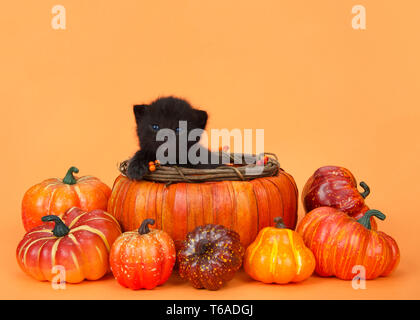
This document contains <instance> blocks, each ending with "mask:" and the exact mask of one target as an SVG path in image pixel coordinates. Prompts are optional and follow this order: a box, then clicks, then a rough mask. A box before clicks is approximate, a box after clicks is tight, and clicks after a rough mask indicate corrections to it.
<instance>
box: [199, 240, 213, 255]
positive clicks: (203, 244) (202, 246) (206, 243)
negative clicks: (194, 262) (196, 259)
mask: <svg viewBox="0 0 420 320" xmlns="http://www.w3.org/2000/svg"><path fill="white" fill-rule="evenodd" d="M209 244H210V241H209V240H207V239H202V240H200V241H198V243H197V252H198V254H200V255H201V254H204V253H205V252H206V250H207V248H208V246H209Z"/></svg>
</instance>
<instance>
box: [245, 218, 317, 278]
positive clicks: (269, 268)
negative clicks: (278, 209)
mask: <svg viewBox="0 0 420 320" xmlns="http://www.w3.org/2000/svg"><path fill="white" fill-rule="evenodd" d="M274 222H275V223H276V225H275V227H266V228H264V229H262V230H261V231H260V232H259V234H258V236H257V238H256V239H255V241H254V242H253V243H251V245H250V246H249V247H248V248H247V250H246V252H245V257H244V269H245V272H246V273H247V274H248V275H249V276H250V277H251V278H253V279H255V280H258V281H261V282H264V283H279V284H285V283H289V282H300V281H303V280H305V279H307V278H309V277H310V276H311V275H312V273H313V271H314V269H315V257H314V255H313V253H312V251H311V250H309V249H308V248H307V247H306V246H305V244H304V242H303V239H302V237H301V236H300V235H299V234H298V233H297V232H295V231H293V230H290V229H287V228H286V226H285V225H284V223H283V219H282V218H281V217H277V218H275V219H274Z"/></svg>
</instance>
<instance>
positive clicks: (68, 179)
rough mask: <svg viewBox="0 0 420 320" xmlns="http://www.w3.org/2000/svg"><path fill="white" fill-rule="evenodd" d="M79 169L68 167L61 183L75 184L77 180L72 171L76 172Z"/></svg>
mask: <svg viewBox="0 0 420 320" xmlns="http://www.w3.org/2000/svg"><path fill="white" fill-rule="evenodd" d="M78 172H79V169H77V168H76V167H70V169H69V170H67V173H66V176H65V177H64V178H63V183H65V184H75V183H76V182H77V180H76V178H75V177H74V176H73V173H78Z"/></svg>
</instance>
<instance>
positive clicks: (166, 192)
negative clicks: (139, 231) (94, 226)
mask: <svg viewBox="0 0 420 320" xmlns="http://www.w3.org/2000/svg"><path fill="white" fill-rule="evenodd" d="M228 155H229V158H230V159H231V163H230V164H228V165H224V166H221V167H218V168H216V169H191V168H180V167H176V166H159V167H157V168H156V170H155V171H153V172H150V173H149V174H147V175H146V176H144V180H142V181H133V180H130V179H129V178H128V177H127V176H126V169H127V165H128V161H124V162H122V163H121V164H120V166H119V170H120V172H121V175H120V176H119V177H117V179H116V180H115V182H114V185H113V189H112V194H111V197H110V199H109V202H108V212H109V213H111V214H112V215H113V216H114V217H115V218H116V219H117V220H118V221H119V222H120V224H121V226H122V228H123V230H125V231H129V230H134V229H136V228H138V227H139V225H140V224H141V222H142V221H143V220H144V219H154V220H155V221H156V228H158V229H162V230H164V231H166V232H167V233H168V234H169V235H170V236H171V237H172V238H173V239H174V241H175V244H177V242H178V241H182V240H184V239H185V236H186V234H187V233H188V232H190V231H192V230H193V229H194V228H195V227H197V226H200V225H204V224H220V225H223V226H225V227H227V228H230V229H232V230H234V231H236V232H238V233H239V235H240V239H241V243H242V245H243V246H244V247H247V246H248V245H249V244H250V243H251V242H252V241H254V239H255V238H256V236H257V234H258V232H259V230H261V229H262V228H265V227H267V226H269V225H271V223H272V221H273V219H274V217H279V216H280V217H282V218H283V221H284V224H285V225H286V227H287V228H290V229H294V228H295V227H296V222H297V203H298V190H297V187H296V183H295V181H294V179H293V177H292V176H291V175H290V174H288V173H286V172H285V171H284V170H283V169H281V167H280V164H279V162H278V160H277V157H276V155H275V154H271V153H265V154H264V156H265V161H264V162H263V164H259V166H260V167H257V165H256V164H255V162H254V164H245V165H238V162H239V163H241V162H242V163H244V162H245V161H246V163H250V161H249V157H251V158H254V159H257V158H259V157H256V156H255V155H244V154H228ZM262 166H263V167H262Z"/></svg>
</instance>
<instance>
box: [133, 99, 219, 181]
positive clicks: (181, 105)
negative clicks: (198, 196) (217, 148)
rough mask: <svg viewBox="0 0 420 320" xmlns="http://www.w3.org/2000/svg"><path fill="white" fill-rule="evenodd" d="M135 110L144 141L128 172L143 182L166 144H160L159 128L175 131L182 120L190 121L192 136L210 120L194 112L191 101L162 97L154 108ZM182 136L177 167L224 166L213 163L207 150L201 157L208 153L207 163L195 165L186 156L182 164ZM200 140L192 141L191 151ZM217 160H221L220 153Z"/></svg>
mask: <svg viewBox="0 0 420 320" xmlns="http://www.w3.org/2000/svg"><path fill="white" fill-rule="evenodd" d="M133 110H134V115H135V118H136V123H137V135H138V138H139V142H140V150H139V151H137V152H136V154H135V155H134V156H133V157H132V158H131V160H130V162H129V165H128V169H127V175H128V177H129V178H130V179H133V180H141V179H142V178H143V176H144V175H145V174H146V173H147V172H148V164H149V162H150V161H154V160H156V152H157V150H158V147H159V146H160V145H162V144H163V143H165V141H157V139H156V135H157V131H158V130H156V129H157V128H159V129H171V130H174V131H175V130H176V128H177V127H179V121H187V132H186V134H188V133H189V132H190V131H191V130H193V129H202V130H204V129H205V127H206V123H207V118H208V116H207V112H206V111H202V110H197V109H194V108H193V107H191V105H190V104H189V103H188V102H187V101H185V100H182V99H178V98H174V97H165V98H159V99H157V100H155V101H153V102H152V103H151V104H150V105H135V106H134V108H133ZM184 133H185V132H184ZM181 134H182V133H179V134H177V135H176V139H175V143H176V146H175V148H176V155H177V156H176V163H174V164H176V165H178V166H182V167H190V168H191V167H194V168H215V167H218V166H220V165H221V163H219V164H211V156H212V153H210V152H209V151H208V150H207V149H205V148H204V147H200V149H199V150H198V152H197V154H200V152H203V151H208V158H207V164H202V163H199V164H192V163H191V162H190V159H188V157H186V158H187V163H184V164H183V163H180V162H181V161H180V158H179V154H180V153H179V139H180V135H181ZM199 140H200V137H198V138H197V140H196V141H188V142H187V152H188V150H190V148H191V147H192V145H194V144H195V143H196V142H198V141H199ZM217 157H219V154H218V153H217Z"/></svg>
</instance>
